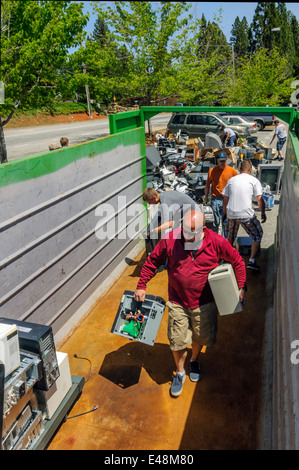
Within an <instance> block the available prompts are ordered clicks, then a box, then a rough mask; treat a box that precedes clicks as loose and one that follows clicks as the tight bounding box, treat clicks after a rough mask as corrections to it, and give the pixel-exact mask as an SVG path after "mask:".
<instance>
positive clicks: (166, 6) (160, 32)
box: [95, 1, 190, 104]
mask: <svg viewBox="0 0 299 470" xmlns="http://www.w3.org/2000/svg"><path fill="white" fill-rule="evenodd" d="M189 8H190V4H189V5H188V4H187V3H186V2H155V4H154V3H153V2H137V1H133V2H111V3H109V4H108V5H107V6H106V7H104V5H102V4H100V3H99V2H97V3H95V11H96V12H97V13H98V16H99V18H100V19H101V21H103V22H104V23H105V24H106V25H107V26H108V27H109V34H108V38H109V45H108V47H106V48H105V47H104V48H102V50H101V51H98V52H97V55H98V68H100V69H102V68H103V65H104V66H107V63H108V64H109V65H110V66H111V65H112V66H114V67H116V68H114V71H115V70H116V71H117V73H118V77H114V74H113V73H112V74H111V75H109V81H111V83H110V85H112V88H113V89H114V95H115V96H116V95H117V94H118V95H122V97H124V96H129V95H130V94H131V95H140V94H142V95H144V96H146V97H147V101H148V104H150V103H151V99H152V98H153V97H155V96H156V95H158V94H160V85H161V81H162V80H163V79H164V78H165V74H167V73H168V70H170V69H171V61H172V59H173V58H174V57H175V55H176V54H177V49H176V48H174V46H173V43H172V39H173V37H174V36H175V34H176V33H177V32H178V31H180V30H181V29H182V28H183V27H184V26H186V25H187V22H188V19H187V18H186V17H185V18H181V15H182V14H183V13H185V12H187V10H188V9H189ZM116 51H117V53H116V56H117V58H118V59H119V62H118V64H115V63H113V64H112V63H111V62H113V61H112V59H111V55H112V54H113V53H114V54H115V52H116ZM120 51H123V54H120ZM103 54H105V56H106V57H103ZM121 59H122V60H121ZM105 85H106V87H108V82H107V80H106V82H105ZM116 90H117V91H118V93H117V91H116ZM108 91H109V90H108ZM110 91H111V89H110Z"/></svg>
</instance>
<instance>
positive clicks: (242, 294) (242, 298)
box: [239, 289, 246, 306]
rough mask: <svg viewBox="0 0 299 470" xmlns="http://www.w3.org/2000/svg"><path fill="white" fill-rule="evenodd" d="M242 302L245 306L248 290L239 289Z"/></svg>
mask: <svg viewBox="0 0 299 470" xmlns="http://www.w3.org/2000/svg"><path fill="white" fill-rule="evenodd" d="M239 296H240V302H241V304H242V305H243V306H244V305H245V304H246V292H245V290H244V289H240V290H239Z"/></svg>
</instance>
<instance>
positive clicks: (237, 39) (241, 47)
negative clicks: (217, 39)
mask: <svg viewBox="0 0 299 470" xmlns="http://www.w3.org/2000/svg"><path fill="white" fill-rule="evenodd" d="M230 41H231V43H232V44H233V45H234V52H235V54H236V56H237V57H245V56H246V55H247V54H249V27H248V23H247V19H246V17H245V16H244V17H243V19H242V20H240V18H239V17H238V16H237V18H236V19H235V21H234V24H233V26H232V30H231V37H230Z"/></svg>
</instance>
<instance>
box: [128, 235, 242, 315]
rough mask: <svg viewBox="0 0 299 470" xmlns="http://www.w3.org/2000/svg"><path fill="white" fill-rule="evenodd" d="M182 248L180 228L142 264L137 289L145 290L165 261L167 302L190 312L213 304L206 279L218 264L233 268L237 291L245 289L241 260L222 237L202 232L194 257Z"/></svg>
mask: <svg viewBox="0 0 299 470" xmlns="http://www.w3.org/2000/svg"><path fill="white" fill-rule="evenodd" d="M184 245H185V239H184V236H183V233H182V229H181V228H177V229H175V230H173V231H172V232H169V233H167V234H166V236H164V237H163V238H162V239H161V240H160V242H159V243H158V244H157V245H156V247H155V249H154V250H153V251H152V253H151V254H150V255H149V256H148V258H147V260H146V261H145V263H144V265H143V267H142V270H141V274H140V278H139V281H138V284H137V289H144V290H145V289H146V285H147V283H148V282H149V281H150V279H151V278H152V277H153V276H154V275H155V272H156V269H157V268H158V267H159V266H161V265H163V264H164V263H165V262H166V259H167V260H168V262H167V271H168V296H169V300H170V301H171V302H174V303H177V304H179V305H181V306H182V307H185V308H190V309H193V308H197V307H198V306H199V305H204V304H207V303H209V302H212V301H213V300H214V297H213V294H212V291H211V289H210V285H209V283H208V275H209V273H210V272H211V270H212V269H214V268H216V266H218V265H219V264H220V260H225V261H228V262H229V263H231V264H232V266H233V269H234V272H235V275H236V279H237V284H238V287H239V288H241V287H244V285H245V282H246V269H245V263H244V260H243V258H242V257H241V256H240V254H239V252H238V251H237V250H236V249H235V248H233V247H232V246H231V245H230V243H228V241H227V240H226V239H225V238H224V237H222V236H220V235H218V234H217V233H215V232H213V231H212V230H210V229H207V228H204V238H203V242H202V244H201V246H200V247H199V248H198V250H197V252H196V253H195V254H194V253H193V252H192V251H190V250H186V249H185V248H184Z"/></svg>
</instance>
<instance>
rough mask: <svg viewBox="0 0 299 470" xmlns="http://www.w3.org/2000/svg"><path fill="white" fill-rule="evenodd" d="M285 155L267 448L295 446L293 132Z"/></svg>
mask: <svg viewBox="0 0 299 470" xmlns="http://www.w3.org/2000/svg"><path fill="white" fill-rule="evenodd" d="M296 154H297V155H296ZM287 155H288V157H287V159H286V162H285V169H284V174H283V181H282V194H281V199H280V208H279V215H278V223H277V233H276V247H275V248H276V251H275V279H274V314H273V390H272V449H299V345H298V344H299V167H298V158H299V148H298V139H297V138H296V135H295V134H294V133H290V134H289V138H288V147H287ZM294 342H297V346H296V343H294ZM295 346H296V347H295ZM296 350H297V352H296Z"/></svg>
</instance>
